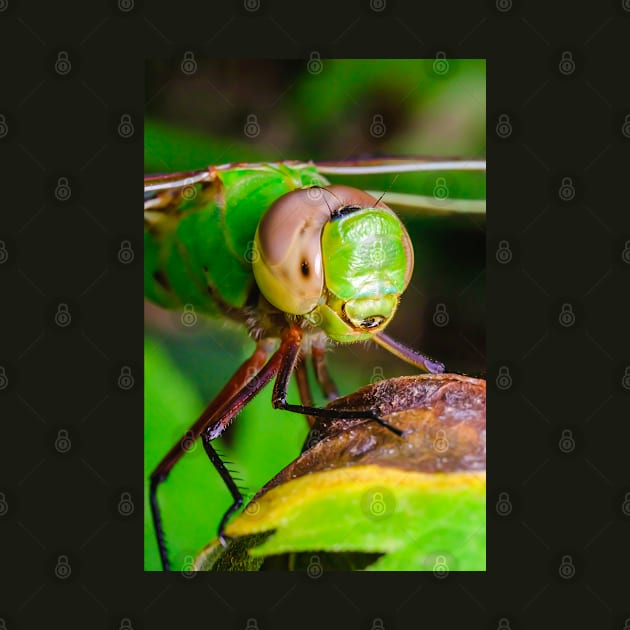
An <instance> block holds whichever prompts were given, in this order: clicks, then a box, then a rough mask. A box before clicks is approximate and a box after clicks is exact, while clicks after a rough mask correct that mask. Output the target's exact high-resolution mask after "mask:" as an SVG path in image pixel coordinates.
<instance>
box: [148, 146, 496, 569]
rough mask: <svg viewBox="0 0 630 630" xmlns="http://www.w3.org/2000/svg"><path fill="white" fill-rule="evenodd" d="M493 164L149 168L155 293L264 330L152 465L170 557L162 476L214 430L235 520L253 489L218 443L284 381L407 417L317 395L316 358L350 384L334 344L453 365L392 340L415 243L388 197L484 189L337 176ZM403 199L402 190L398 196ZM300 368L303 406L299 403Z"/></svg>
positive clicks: (277, 394)
mask: <svg viewBox="0 0 630 630" xmlns="http://www.w3.org/2000/svg"><path fill="white" fill-rule="evenodd" d="M448 170H473V171H474V170H478V171H484V170H485V161H483V160H460V159H454V160H451V159H441V158H400V159H399V158H388V159H374V160H361V161H354V162H343V163H340V162H321V163H313V162H298V161H294V162H276V163H257V164H247V163H237V164H226V165H223V166H210V167H208V168H205V169H201V170H195V171H189V172H183V173H173V174H167V175H150V176H145V180H144V193H145V195H144V196H145V199H144V207H145V230H144V250H145V255H144V274H145V275H144V282H145V297H147V298H148V299H149V300H150V301H153V302H155V303H156V304H158V305H159V306H162V307H165V308H171V309H181V308H183V307H184V306H187V305H192V306H194V308H195V310H196V311H198V312H201V313H204V314H206V315H208V316H211V317H225V318H229V319H231V320H234V321H236V322H239V323H240V324H242V325H243V327H244V328H245V329H246V330H247V332H248V334H249V335H250V337H251V338H252V339H253V340H254V341H255V343H256V347H255V350H254V352H253V354H252V355H251V357H249V358H248V359H247V360H246V361H245V362H244V363H243V364H242V365H241V366H240V367H239V368H238V369H237V370H236V372H235V373H234V375H233V376H232V378H231V379H229V381H228V382H227V383H226V384H225V386H224V387H223V389H222V390H221V391H220V392H219V394H218V395H217V396H216V397H215V398H214V400H212V401H211V402H210V404H209V405H208V406H207V407H206V408H205V410H204V411H203V412H202V413H201V415H200V416H199V417H198V418H197V420H196V421H195V422H194V423H193V424H192V426H191V427H190V429H189V430H188V431H187V432H186V434H185V436H184V437H183V438H182V439H181V440H179V441H178V442H177V443H176V444H175V445H174V446H173V447H172V448H171V449H170V450H169V452H168V453H167V454H166V455H165V456H164V458H163V459H162V460H161V462H160V463H159V464H158V466H157V467H156V468H155V470H154V471H153V473H152V474H151V477H150V484H149V497H150V505H151V513H152V519H153V524H154V528H155V533H156V538H157V543H158V549H159V554H160V559H161V562H162V566H163V568H164V570H169V568H170V563H169V558H168V553H167V547H166V539H165V531H164V526H163V523H162V517H161V513H160V509H159V505H158V500H157V490H158V487H159V485H160V484H161V483H162V482H164V481H165V480H166V478H167V477H168V475H169V473H170V471H171V470H172V468H173V466H174V465H175V464H176V463H177V462H178V461H179V460H180V458H181V457H182V456H183V455H184V454H185V452H186V445H187V444H189V443H190V440H191V439H195V440H196V439H197V438H201V441H202V444H203V448H204V450H205V452H206V454H207V457H208V459H209V460H210V462H211V463H212V464H213V466H214V467H215V468H216V470H217V471H218V473H219V475H220V476H221V478H222V480H223V481H224V483H225V485H226V486H227V489H228V490H229V492H230V494H231V497H232V504H231V506H230V507H229V509H228V510H227V511H226V512H225V514H224V515H223V518H222V519H221V522H220V524H219V528H218V536H219V540H220V541H221V543H222V544H223V545H224V546H227V544H228V538H227V537H226V535H225V528H226V525H227V523H228V520H229V519H230V517H231V516H232V515H233V514H234V513H235V512H236V511H237V510H238V509H239V508H240V507H241V506H242V504H243V496H242V494H241V491H240V490H239V488H238V486H237V484H236V483H235V481H234V479H233V478H232V475H231V474H230V472H229V471H228V469H227V468H226V466H225V464H224V463H223V461H222V460H221V458H220V456H219V454H218V453H217V451H216V450H215V448H214V447H213V445H212V441H213V440H214V439H215V438H217V437H218V436H219V435H221V434H222V433H223V431H224V430H225V429H226V428H227V426H228V425H229V424H230V422H231V421H232V420H233V419H234V418H235V417H236V416H237V415H238V414H239V412H240V411H241V410H242V409H243V407H244V406H245V405H246V404H247V403H248V402H249V401H250V400H251V399H252V398H253V397H254V396H255V395H256V394H257V393H258V392H259V391H260V390H261V389H262V388H263V387H264V386H265V385H267V384H268V383H269V382H271V381H272V380H274V379H275V383H274V388H273V394H272V405H273V407H274V408H276V409H283V410H286V411H291V412H295V413H299V414H303V415H305V416H306V417H307V419H308V420H309V422H310V423H312V422H313V419H314V418H315V417H329V418H337V417H345V418H352V417H354V418H362V419H366V420H368V421H373V422H376V423H379V424H381V425H383V426H385V427H386V428H388V429H389V430H391V431H393V432H394V433H399V432H398V431H397V429H396V428H395V427H393V426H391V425H389V424H387V423H386V422H385V421H383V420H382V419H381V418H379V417H378V415H377V414H376V413H375V412H373V411H372V410H369V409H367V410H359V411H357V410H334V411H333V410H330V409H326V408H319V407H314V406H313V405H312V403H311V400H312V396H311V392H310V389H309V385H308V380H307V377H306V358H307V357H308V358H310V360H311V362H312V366H313V372H314V375H315V378H316V381H317V383H318V385H319V387H320V388H321V390H322V392H323V394H324V396H325V398H326V399H328V400H333V399H335V398H337V396H338V393H337V390H336V387H335V385H334V382H333V379H332V377H331V376H330V374H329V372H328V368H327V364H326V347H327V344H328V343H330V341H331V340H332V341H333V342H336V343H352V342H355V341H362V340H374V341H375V342H376V343H377V344H379V345H380V346H382V347H383V348H385V349H386V350H388V351H389V352H391V353H393V354H394V355H396V356H397V357H399V358H401V359H402V360H404V361H406V362H407V363H410V364H411V365H413V366H415V367H418V368H420V369H422V370H424V371H427V372H432V373H439V372H443V371H444V365H443V364H442V363H440V362H438V361H434V360H432V359H430V358H428V357H426V356H425V355H423V354H421V353H420V352H417V351H415V350H413V349H411V348H408V347H406V346H405V345H403V344H402V343H400V342H398V341H396V340H394V339H392V338H391V337H389V336H388V335H387V334H386V333H385V332H384V330H385V328H386V327H387V325H388V324H389V322H390V321H391V320H392V318H393V317H394V315H395V313H396V309H397V307H398V303H399V300H400V296H401V295H402V293H403V292H404V290H405V288H406V287H407V285H408V284H409V281H410V278H411V273H412V271H413V246H412V243H411V240H410V238H409V235H408V233H407V231H406V229H405V227H404V225H403V223H402V222H401V221H400V219H399V218H398V216H397V215H396V214H395V213H394V212H393V210H391V209H390V208H389V206H388V205H387V204H386V203H385V202H384V200H383V199H385V198H386V199H387V201H388V203H394V202H395V203H396V205H398V206H405V205H408V206H411V207H414V206H420V207H423V208H426V209H429V210H430V209H435V210H438V211H441V212H443V211H445V210H453V211H454V210H457V209H461V207H462V206H465V205H466V204H468V205H470V204H473V205H474V204H477V207H476V209H479V210H481V209H482V207H483V208H485V202H483V201H465V200H449V199H447V200H445V199H435V198H432V197H427V196H419V195H406V194H400V193H388V192H387V191H386V192H385V193H377V192H375V193H372V194H370V193H369V192H366V191H363V190H359V189H356V188H351V187H349V186H344V185H339V184H331V182H330V181H329V179H328V177H335V176H341V175H370V174H376V173H401V172H415V171H430V172H431V171H448ZM391 200H393V202H392V201H391ZM293 374H294V375H295V378H296V383H297V386H298V392H299V395H300V401H301V404H291V403H289V402H287V387H288V383H289V380H290V377H291V376H292V375H293Z"/></svg>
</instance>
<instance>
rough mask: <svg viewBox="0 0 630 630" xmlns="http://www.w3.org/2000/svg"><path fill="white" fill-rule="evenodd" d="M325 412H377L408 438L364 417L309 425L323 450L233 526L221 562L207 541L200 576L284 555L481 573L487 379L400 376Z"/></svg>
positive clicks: (273, 485)
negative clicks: (349, 556)
mask: <svg viewBox="0 0 630 630" xmlns="http://www.w3.org/2000/svg"><path fill="white" fill-rule="evenodd" d="M331 406H334V407H336V408H339V409H362V408H371V409H376V410H377V411H378V413H379V415H381V417H383V418H385V420H387V422H389V423H390V424H391V425H393V426H395V427H396V428H398V429H400V430H402V431H404V435H403V437H402V438H401V437H398V436H397V435H395V434H394V433H393V432H392V431H390V430H388V429H387V428H384V427H382V426H379V425H378V424H376V423H374V422H366V421H365V420H348V421H344V420H334V421H332V422H330V421H328V422H325V421H324V422H320V423H319V424H316V425H315V427H314V431H317V432H319V435H318V441H316V443H314V444H313V445H312V446H311V448H309V449H307V450H306V451H305V452H304V453H303V455H302V456H301V457H300V458H298V460H296V461H295V462H293V463H292V464H291V465H290V466H288V467H287V468H286V469H285V470H284V471H282V472H281V473H280V474H279V475H277V476H276V477H275V478H274V479H272V480H271V481H270V482H269V483H268V484H267V486H266V487H265V488H263V490H262V491H261V492H260V493H258V495H257V496H256V497H255V498H254V500H253V501H252V502H251V503H250V504H249V505H248V506H247V508H246V509H245V511H244V512H243V513H242V514H241V515H240V516H239V517H238V518H236V519H234V520H233V521H232V522H231V523H230V524H229V526H228V528H227V530H226V533H227V535H228V536H230V537H232V538H233V539H234V541H235V544H234V543H233V546H232V547H231V548H230V549H229V551H228V552H227V553H224V552H223V549H222V548H221V547H220V546H219V545H218V542H217V541H213V542H212V543H211V544H210V545H208V546H207V547H206V548H205V549H204V550H203V551H202V552H201V553H200V554H199V556H198V557H197V559H196V562H195V566H196V568H198V569H200V570H237V568H238V570H243V569H244V568H249V569H250V570H251V569H254V570H255V569H256V568H258V566H260V567H261V568H263V569H264V568H266V567H265V564H264V563H262V562H260V560H261V559H262V558H265V560H267V559H269V558H270V557H271V556H276V557H279V556H280V555H281V554H290V555H289V556H288V560H287V562H290V563H291V564H292V565H293V566H297V565H302V566H303V565H305V564H306V559H308V558H311V560H312V558H314V557H316V558H317V559H318V560H317V561H318V562H321V561H322V560H321V558H326V564H325V565H324V568H327V569H328V568H330V567H331V566H335V565H334V564H333V565H331V563H330V558H331V554H332V555H333V557H334V555H336V556H339V555H342V556H343V555H344V554H354V556H355V557H354V558H353V559H352V561H349V562H348V563H347V564H352V562H355V561H356V556H357V554H364V556H365V558H367V561H364V562H363V567H362V568H367V569H368V570H396V571H423V570H426V571H436V572H438V573H439V572H440V571H442V572H444V571H483V570H485V566H486V565H485V480H486V475H485V381H480V380H478V379H472V378H467V377H462V376H458V375H452V374H449V375H424V376H418V377H401V378H397V379H389V380H388V381H382V382H381V383H377V384H375V385H371V386H368V387H365V388H362V389H361V390H359V391H358V392H356V393H355V394H353V395H351V396H347V397H345V398H343V399H339V400H337V401H335V402H334V403H333V404H332V405H331ZM264 534H267V535H266V536H262V537H261V535H264ZM248 550H249V551H248ZM304 554H306V555H304ZM276 559H277V558H276ZM257 560H258V564H257ZM334 562H335V563H336V565H337V566H338V565H339V559H338V558H337V559H336V560H334ZM359 564H361V563H360V562H359ZM285 568H286V567H285ZM307 570H308V566H307Z"/></svg>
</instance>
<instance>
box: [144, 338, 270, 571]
mask: <svg viewBox="0 0 630 630" xmlns="http://www.w3.org/2000/svg"><path fill="white" fill-rule="evenodd" d="M270 350H271V345H270V341H269V340H262V341H261V342H259V343H258V345H257V347H256V350H255V351H254V353H253V354H252V356H251V357H250V358H249V359H247V360H246V361H244V362H243V364H242V365H241V366H240V367H239V369H238V370H237V371H236V372H235V374H234V376H232V378H231V379H230V380H229V381H228V382H227V383H226V385H225V386H224V387H223V389H222V390H221V391H220V392H219V393H218V394H217V396H216V397H215V398H214V400H212V401H211V402H210V404H209V405H208V406H207V407H206V408H205V409H204V411H203V412H202V413H201V415H200V416H199V418H197V420H196V421H195V422H194V424H193V425H192V426H191V427H190V429H188V431H186V433H185V434H184V436H183V437H182V438H181V439H180V440H178V441H177V443H176V444H175V445H174V446H173V447H172V448H171V450H170V451H169V452H168V453H167V454H166V455H165V457H164V458H163V459H162V461H161V462H160V463H159V464H158V465H157V467H156V468H155V470H154V471H153V472H152V473H151V477H150V483H149V500H150V504H151V515H152V517H153V526H154V528H155V535H156V538H157V544H158V550H159V553H160V560H161V561H162V567H163V569H164V570H165V571H168V570H169V561H168V551H167V548H166V539H165V535H164V526H163V523H162V515H161V513H160V508H159V505H158V501H157V489H158V486H159V485H160V484H161V483H162V482H163V481H165V480H166V478H167V477H168V475H169V473H170V472H171V470H172V468H173V466H175V464H176V463H177V462H178V461H179V460H180V459H181V458H182V456H183V455H184V454H185V453H186V452H187V451H188V449H189V448H190V444H192V443H193V442H194V440H196V439H197V438H198V437H199V436H200V435H201V434H202V433H203V431H204V430H205V429H206V428H207V427H208V426H214V425H215V424H216V422H217V421H218V420H219V419H218V418H215V416H216V414H217V412H219V411H221V409H222V408H223V407H224V405H225V404H226V402H228V401H230V400H231V399H232V398H233V397H234V395H235V394H237V393H238V392H239V391H240V390H241V389H242V388H243V386H244V385H245V384H247V383H248V382H249V381H250V380H251V376H252V374H253V373H257V372H258V371H259V370H260V369H261V367H262V366H263V365H264V363H265V361H266V360H267V357H268V356H269V352H270ZM221 430H222V429H221ZM213 450H214V449H213ZM217 457H218V455H217ZM211 459H212V458H211ZM213 463H214V462H213Z"/></svg>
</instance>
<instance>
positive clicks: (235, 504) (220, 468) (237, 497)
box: [202, 434, 243, 547]
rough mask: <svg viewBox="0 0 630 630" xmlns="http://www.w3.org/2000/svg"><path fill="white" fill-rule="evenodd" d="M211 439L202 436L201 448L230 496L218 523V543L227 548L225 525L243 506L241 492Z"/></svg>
mask: <svg viewBox="0 0 630 630" xmlns="http://www.w3.org/2000/svg"><path fill="white" fill-rule="evenodd" d="M211 441H212V440H211V439H210V438H208V437H207V435H206V434H204V435H203V436H202V442H203V448H204V450H205V451H206V455H208V458H209V459H210V461H211V462H212V465H213V466H214V467H215V468H216V470H217V472H218V473H219V475H221V479H223V483H225V485H226V486H227V487H228V490H229V491H230V494H231V495H232V499H233V501H232V505H231V506H230V507H229V508H228V510H227V512H226V513H225V514H224V515H223V518H222V519H221V522H220V523H219V541H220V542H221V544H222V545H223V546H224V547H227V541H226V539H225V536H224V534H223V531H224V530H225V526H226V525H227V522H228V519H229V518H230V516H232V514H234V512H236V510H238V509H239V508H240V507H241V505H243V495H242V494H241V491H240V490H239V489H238V486H237V485H236V483H235V482H234V479H233V478H232V475H230V471H229V470H228V469H227V468H226V466H225V464H224V463H223V460H222V459H221V457H220V456H219V454H218V453H217V452H216V450H215V449H214V447H213V446H212V444H211Z"/></svg>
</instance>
